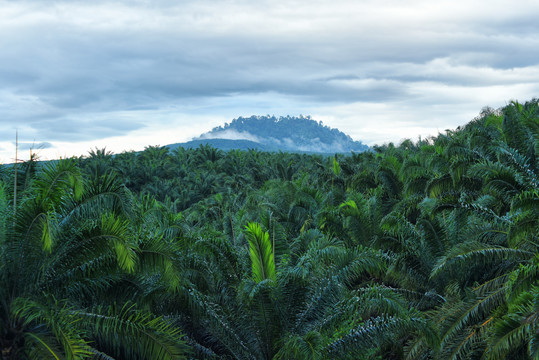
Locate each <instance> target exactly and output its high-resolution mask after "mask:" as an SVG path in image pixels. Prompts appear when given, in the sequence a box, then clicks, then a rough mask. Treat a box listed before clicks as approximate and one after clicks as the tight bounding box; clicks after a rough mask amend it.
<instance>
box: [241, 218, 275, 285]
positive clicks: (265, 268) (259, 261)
mask: <svg viewBox="0 0 539 360" xmlns="http://www.w3.org/2000/svg"><path fill="white" fill-rule="evenodd" d="M245 234H246V235H247V239H248V240H249V254H250V257H251V262H252V272H253V279H254V280H255V281H256V282H257V283H259V282H261V281H263V280H266V279H270V280H275V279H276V276H275V260H274V255H273V249H272V244H271V242H270V239H269V234H268V233H267V232H265V231H263V230H262V227H261V226H260V225H259V224H257V223H249V224H247V225H246V226H245Z"/></svg>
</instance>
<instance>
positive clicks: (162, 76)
mask: <svg viewBox="0 0 539 360" xmlns="http://www.w3.org/2000/svg"><path fill="white" fill-rule="evenodd" d="M537 14H539V1H524V0H519V1H508V0H507V1H495V0H489V1H483V0H474V1H469V0H468V1H461V0H452V1H432V0H430V1H410V0H407V1H402V0H400V1H396V0H395V1H393V0H376V1H362V0H358V1H344V0H331V1H320V0H309V1H303V0H297V1H291V0H286V1H283V0H268V1H257V0H245V1H242V0H238V1H235V0H228V1H217V0H212V1H207V0H196V1H178V0H162V1H144V0H139V1H137V0H129V1H121V0H120V1H115V2H109V1H76V0H69V1H67V0H66V1H44V0H39V1H38V0H35V1H30V0H29V1H25V0H22V1H2V0H0V162H4V163H5V162H10V161H12V160H13V158H14V156H15V154H14V152H15V145H14V142H15V129H18V133H19V142H20V143H21V145H20V147H19V148H20V149H21V150H20V151H21V154H20V156H19V158H21V159H27V158H28V152H29V151H28V148H29V147H30V146H33V147H34V148H37V149H39V150H38V154H39V155H40V157H41V158H42V159H53V158H58V157H66V156H72V155H82V154H86V153H87V152H88V151H89V150H91V149H93V148H95V147H98V148H103V147H106V148H107V149H108V150H111V151H113V152H116V153H119V152H121V151H124V150H142V149H143V148H144V147H145V146H147V145H166V144H171V143H177V142H183V141H188V140H190V139H191V138H193V137H196V136H198V135H200V134H201V133H204V132H207V131H209V130H211V129H212V128H213V127H215V126H219V125H223V124H224V123H225V122H230V121H231V120H232V119H233V118H237V117H239V116H251V115H266V114H269V115H275V116H286V115H292V116H294V115H300V114H302V115H311V116H312V117H313V118H314V119H315V120H322V121H323V122H324V124H325V125H328V126H330V127H334V128H338V129H340V130H341V131H344V132H345V133H347V134H348V135H350V136H352V138H354V139H355V140H361V141H363V142H364V143H367V144H369V145H373V144H382V143H387V142H389V141H393V142H396V143H398V142H400V141H401V140H403V139H405V138H411V139H414V140H415V139H417V138H418V136H419V135H421V136H423V137H425V136H428V135H437V134H438V132H444V131H445V130H446V129H454V128H456V127H457V126H459V125H464V124H466V123H467V122H468V121H470V120H472V119H473V118H474V117H475V116H477V115H478V114H479V112H480V111H481V109H482V108H483V107H485V106H490V107H493V108H499V107H501V106H504V105H505V104H507V103H508V102H509V101H511V100H519V101H521V102H524V101H526V100H531V99H532V98H534V97H537V96H539V25H538V22H537Z"/></svg>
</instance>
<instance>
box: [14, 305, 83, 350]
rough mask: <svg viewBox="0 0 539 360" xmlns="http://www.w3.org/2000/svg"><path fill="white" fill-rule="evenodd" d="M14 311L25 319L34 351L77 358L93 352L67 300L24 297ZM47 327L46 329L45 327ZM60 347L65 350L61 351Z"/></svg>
mask: <svg viewBox="0 0 539 360" xmlns="http://www.w3.org/2000/svg"><path fill="white" fill-rule="evenodd" d="M11 313H12V316H13V317H14V318H15V319H18V320H20V321H21V322H22V324H23V326H24V327H25V328H26V329H27V330H26V333H27V335H26V337H27V338H29V340H30V341H31V345H33V346H35V347H36V348H35V349H32V348H30V351H31V352H33V353H35V354H36V355H37V354H38V353H41V354H43V353H47V352H48V354H49V357H50V356H52V357H59V358H64V357H65V358H66V359H68V360H76V359H83V358H87V357H89V356H90V355H91V352H90V347H89V345H88V343H87V341H85V340H84V338H83V337H81V335H83V336H84V332H81V331H80V329H79V328H78V318H77V316H76V315H75V314H74V311H73V309H72V308H71V307H69V306H68V305H67V304H66V303H65V302H59V301H57V300H56V299H54V298H48V299H45V301H44V302H37V301H34V300H29V299H25V298H17V299H15V300H14V301H13V302H12V304H11ZM42 327H44V328H45V329H46V331H44V330H43V329H42ZM58 349H61V350H62V352H61V353H59V352H58Z"/></svg>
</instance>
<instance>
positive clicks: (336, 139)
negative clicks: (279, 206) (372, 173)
mask: <svg viewBox="0 0 539 360" xmlns="http://www.w3.org/2000/svg"><path fill="white" fill-rule="evenodd" d="M232 139H234V140H232ZM200 145H211V146H213V147H215V148H218V149H221V150H230V149H239V150H249V149H256V150H262V151H286V152H304V153H325V154H334V153H348V152H351V151H354V152H362V151H366V150H368V149H369V147H368V146H367V145H365V144H362V143H361V142H360V141H354V140H352V138H351V137H350V136H348V135H346V134H345V133H343V132H341V131H339V130H337V129H331V128H329V127H328V126H324V125H323V124H322V122H321V121H320V122H318V121H315V120H313V119H311V117H310V116H307V117H303V116H300V117H291V116H286V117H280V118H276V117H275V116H269V115H267V116H251V117H249V118H243V117H240V118H237V119H234V120H232V122H231V123H230V124H225V126H224V127H223V126H219V127H216V128H214V129H213V130H212V131H210V132H208V133H206V134H203V135H201V136H200V138H198V139H194V140H192V141H189V142H186V143H182V144H173V145H168V147H169V148H170V149H175V148H177V147H184V148H196V147H198V146H200Z"/></svg>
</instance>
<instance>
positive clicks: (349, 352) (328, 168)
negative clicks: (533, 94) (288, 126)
mask: <svg viewBox="0 0 539 360" xmlns="http://www.w3.org/2000/svg"><path fill="white" fill-rule="evenodd" d="M538 167H539V101H537V100H532V101H529V102H527V103H525V104H520V103H517V102H513V103H511V104H509V105H508V106H506V107H505V108H503V109H500V110H496V111H494V110H492V109H485V110H484V111H483V112H482V113H481V115H480V116H479V117H478V118H477V119H475V120H473V121H471V122H470V123H469V124H467V125H466V126H464V127H463V128H459V129H457V130H455V131H447V132H446V133H445V134H440V135H439V136H437V137H434V138H431V139H427V140H423V141H417V142H413V141H410V140H406V141H404V142H402V143H401V144H400V145H399V146H395V145H393V144H388V145H384V146H378V147H375V148H374V151H369V152H364V153H359V154H352V155H350V156H342V155H338V156H335V157H323V156H316V155H306V154H293V153H282V152H279V153H267V152H259V151H256V150H250V151H230V152H223V151H221V150H217V149H215V148H212V147H210V146H201V147H199V148H198V149H191V150H189V149H184V148H178V149H175V150H174V151H172V152H170V151H169V150H168V149H167V148H161V147H149V148H147V149H146V150H145V151H143V152H141V153H138V154H137V153H122V154H118V155H115V156H113V155H112V154H110V153H107V151H106V150H99V149H96V150H95V151H92V152H91V153H90V155H89V156H87V157H84V158H81V159H72V160H62V161H58V162H51V163H48V164H39V163H36V162H35V161H31V162H28V163H25V164H22V165H20V166H19V168H18V173H17V174H18V176H17V184H16V185H17V187H16V188H17V190H18V191H17V194H18V195H17V199H16V201H14V200H15V199H14V196H13V189H14V185H15V184H14V179H13V167H12V166H4V167H3V168H1V169H2V170H1V171H2V173H1V176H2V183H1V186H0V211H1V212H2V217H1V218H0V219H1V223H0V246H1V248H0V292H1V294H0V299H2V300H1V302H0V347H1V351H2V358H5V359H41V358H43V359H45V358H47V359H48V358H67V359H79V358H94V359H167V358H169V359H176V358H196V359H482V358H484V359H528V358H539V346H538V344H539V335H538V334H539V320H538V319H539V306H538V304H539V282H538V280H539V255H538V246H539V239H538V238H539V168H538ZM55 356H56V357H55Z"/></svg>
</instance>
